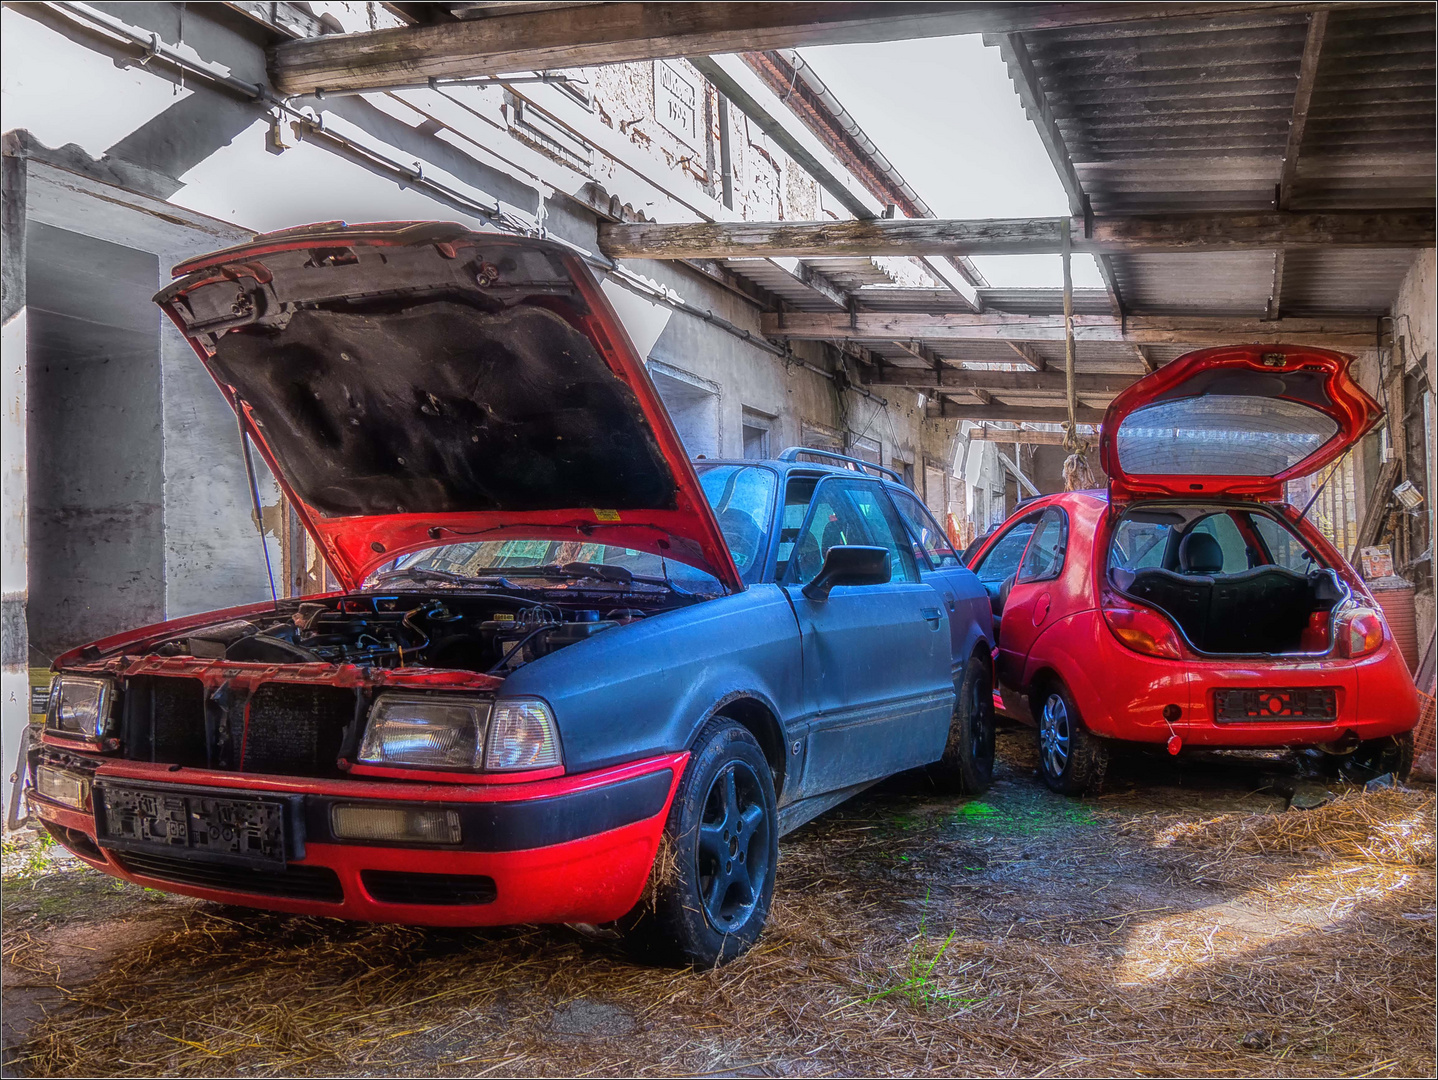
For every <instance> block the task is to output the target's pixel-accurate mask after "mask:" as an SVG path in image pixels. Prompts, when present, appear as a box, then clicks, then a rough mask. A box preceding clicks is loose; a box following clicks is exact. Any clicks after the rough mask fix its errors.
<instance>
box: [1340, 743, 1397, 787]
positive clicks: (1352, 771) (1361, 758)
mask: <svg viewBox="0 0 1438 1080" xmlns="http://www.w3.org/2000/svg"><path fill="white" fill-rule="evenodd" d="M1335 764H1336V765H1337V772H1338V775H1339V776H1341V777H1342V778H1343V779H1345V780H1348V781H1351V782H1352V783H1355V784H1366V783H1367V782H1368V781H1369V780H1375V779H1377V778H1378V777H1380V776H1383V775H1385V774H1388V773H1392V775H1393V779H1394V780H1396V781H1398V782H1399V783H1400V784H1401V783H1403V782H1405V781H1406V780H1407V779H1408V774H1409V773H1411V772H1412V771H1413V732H1411V731H1405V732H1403V734H1401V735H1388V736H1385V737H1384V738H1381V739H1366V740H1365V741H1363V742H1361V743H1359V744H1358V745H1357V746H1356V747H1354V749H1353V753H1351V754H1346V755H1344V756H1343V757H1341V758H1339V759H1338V760H1337V762H1336V763H1335Z"/></svg>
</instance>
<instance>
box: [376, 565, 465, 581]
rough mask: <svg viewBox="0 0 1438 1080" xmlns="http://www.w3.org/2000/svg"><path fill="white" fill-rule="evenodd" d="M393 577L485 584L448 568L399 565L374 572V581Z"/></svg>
mask: <svg viewBox="0 0 1438 1080" xmlns="http://www.w3.org/2000/svg"><path fill="white" fill-rule="evenodd" d="M395 578H409V579H410V580H411V581H444V582H448V583H449V584H451V585H481V584H486V583H485V582H480V581H477V580H476V579H475V578H474V577H472V576H470V575H469V574H455V573H452V572H451V571H449V570H430V569H427V568H426V567H423V566H401V567H398V568H397V569H394V570H386V571H385V572H384V573H382V574H376V575H375V576H374V582H375V584H380V583H382V582H386V581H392V580H393V579H395Z"/></svg>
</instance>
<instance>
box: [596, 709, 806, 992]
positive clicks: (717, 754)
mask: <svg viewBox="0 0 1438 1080" xmlns="http://www.w3.org/2000/svg"><path fill="white" fill-rule="evenodd" d="M778 824H779V823H778V812H777V810H776V808H775V798H774V778H773V775H772V774H771V773H770V771H769V763H768V761H767V760H766V759H765V757H764V751H763V750H761V749H760V748H759V744H758V743H757V742H755V740H754V736H753V735H751V734H750V733H749V732H748V730H746V729H745V728H744V727H742V726H741V725H739V724H738V723H736V722H734V721H733V720H730V719H728V718H727V717H722V716H720V717H715V718H714V719H713V720H711V721H710V722H709V723H708V724H707V725H705V727H704V730H703V731H701V732H700V733H699V738H698V739H697V740H695V743H694V750H693V753H692V754H691V756H690V758H689V764H688V766H687V767H686V768H685V770H684V775H683V777H681V778H680V780H679V787H678V790H676V791H675V793H674V803H673V806H672V807H671V808H670V811H669V822H668V824H667V825H666V826H665V829H664V840H663V842H662V844H661V846H660V855H659V859H658V860H657V862H656V866H655V870H654V876H653V878H652V895H651V897H650V898H649V899H648V900H647V901H641V902H640V907H639V908H638V909H636V911H635V912H634V913H633V915H632V916H631V917H629V918H628V919H626V920H625V922H626V923H627V925H626V926H625V927H624V930H625V934H626V937H627V939H628V941H629V943H630V945H631V946H632V947H634V948H635V950H636V951H637V952H638V953H639V954H640V955H641V956H643V957H645V958H647V959H653V960H659V961H662V962H668V963H678V964H693V965H694V966H695V967H701V968H708V967H714V966H715V965H716V964H722V963H724V962H725V961H727V960H732V959H734V957H736V956H738V955H739V954H740V953H742V952H744V951H745V950H746V949H748V948H749V946H750V945H752V944H753V943H754V942H755V941H756V940H757V939H758V937H759V935H760V933H762V932H763V929H764V922H765V920H767V919H768V917H769V903H770V901H771V899H772V898H773V895H774V871H775V866H776V864H777V863H778V861H779V828H778Z"/></svg>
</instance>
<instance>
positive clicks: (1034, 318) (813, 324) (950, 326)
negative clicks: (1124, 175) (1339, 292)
mask: <svg viewBox="0 0 1438 1080" xmlns="http://www.w3.org/2000/svg"><path fill="white" fill-rule="evenodd" d="M760 327H761V330H762V332H763V333H764V334H765V335H766V336H767V337H771V338H790V339H792V340H809V341H823V340H828V341H896V340H903V341H909V340H920V341H924V342H927V343H930V344H936V343H938V342H956V341H1004V342H1011V341H1018V342H1025V341H1030V342H1035V341H1049V342H1057V341H1063V340H1064V320H1063V316H1061V315H1009V314H1001V313H987V314H983V315H967V314H942V315H935V314H930V313H927V312H924V313H917V312H908V313H904V312H889V311H884V312H876V311H858V312H852V313H839V312H836V313H834V314H821V313H814V312H784V313H782V314H765V315H762V316H761V317H760ZM1379 332H1380V324H1379V320H1378V319H1363V318H1352V317H1344V316H1338V317H1333V318H1309V319H1278V320H1273V321H1268V320H1265V319H1248V318H1228V317H1221V316H1205V315H1166V316H1157V315H1131V316H1129V317H1128V318H1126V319H1117V318H1115V317H1114V316H1112V315H1075V316H1074V336H1075V339H1076V340H1077V341H1078V342H1079V343H1080V344H1082V343H1084V342H1096V341H1110V342H1125V343H1127V344H1130V345H1189V346H1198V345H1231V344H1233V343H1234V342H1235V341H1244V342H1251V343H1254V344H1262V345H1268V344H1281V343H1284V342H1289V343H1292V344H1297V345H1310V346H1316V347H1319V348H1331V349H1344V350H1354V349H1371V348H1374V347H1376V346H1377V345H1379V344H1380V338H1379Z"/></svg>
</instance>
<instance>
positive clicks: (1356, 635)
mask: <svg viewBox="0 0 1438 1080" xmlns="http://www.w3.org/2000/svg"><path fill="white" fill-rule="evenodd" d="M1386 632H1387V631H1386V630H1385V629H1384V626H1383V616H1382V615H1381V614H1379V613H1378V612H1377V611H1375V610H1374V609H1373V608H1366V607H1365V608H1355V609H1354V610H1352V611H1349V612H1346V613H1345V614H1343V615H1341V616H1339V618H1338V623H1337V626H1336V627H1335V631H1334V637H1336V638H1337V639H1338V655H1339V656H1346V657H1349V658H1350V659H1351V658H1354V657H1358V656H1367V655H1368V654H1369V653H1371V652H1374V651H1376V650H1377V648H1378V646H1380V645H1382V644H1383V638H1384V635H1385V634H1386Z"/></svg>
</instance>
